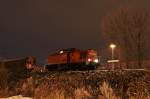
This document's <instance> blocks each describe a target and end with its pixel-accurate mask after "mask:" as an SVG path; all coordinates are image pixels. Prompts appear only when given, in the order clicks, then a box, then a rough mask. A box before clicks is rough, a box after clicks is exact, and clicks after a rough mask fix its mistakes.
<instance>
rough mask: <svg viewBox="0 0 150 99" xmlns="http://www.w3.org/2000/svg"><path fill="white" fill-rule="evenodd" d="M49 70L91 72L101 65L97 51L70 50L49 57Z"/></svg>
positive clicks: (47, 66) (60, 51)
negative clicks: (90, 70)
mask: <svg viewBox="0 0 150 99" xmlns="http://www.w3.org/2000/svg"><path fill="white" fill-rule="evenodd" d="M47 61H48V64H47V65H46V68H47V69H48V70H85V69H86V70H87V69H88V70H89V69H95V68H96V66H97V65H98V63H99V60H98V55H97V51H95V50H93V49H89V50H79V49H76V48H69V49H63V50H59V51H57V52H56V53H53V54H51V55H49V56H48V60H47Z"/></svg>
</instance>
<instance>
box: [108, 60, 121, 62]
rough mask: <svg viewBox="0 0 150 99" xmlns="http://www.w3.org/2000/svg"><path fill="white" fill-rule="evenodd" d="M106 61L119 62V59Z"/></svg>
mask: <svg viewBox="0 0 150 99" xmlns="http://www.w3.org/2000/svg"><path fill="white" fill-rule="evenodd" d="M107 62H108V63H115V62H119V60H108V61H107Z"/></svg>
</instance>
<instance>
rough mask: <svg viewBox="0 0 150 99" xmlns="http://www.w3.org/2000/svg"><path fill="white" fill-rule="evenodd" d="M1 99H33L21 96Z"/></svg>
mask: <svg viewBox="0 0 150 99" xmlns="http://www.w3.org/2000/svg"><path fill="white" fill-rule="evenodd" d="M0 99H32V98H30V97H23V96H21V95H18V96H12V97H8V98H0Z"/></svg>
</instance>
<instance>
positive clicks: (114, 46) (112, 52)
mask: <svg viewBox="0 0 150 99" xmlns="http://www.w3.org/2000/svg"><path fill="white" fill-rule="evenodd" d="M109 47H110V48H111V55H112V56H111V59H112V60H113V59H114V49H115V48H116V45H115V44H110V45H109Z"/></svg>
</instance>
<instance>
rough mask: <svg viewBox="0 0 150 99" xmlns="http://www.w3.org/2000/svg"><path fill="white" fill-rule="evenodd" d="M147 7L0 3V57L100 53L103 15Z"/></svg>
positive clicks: (131, 0)
mask: <svg viewBox="0 0 150 99" xmlns="http://www.w3.org/2000/svg"><path fill="white" fill-rule="evenodd" d="M149 5H150V0H0V45H1V46H0V57H5V58H15V57H24V56H28V55H33V56H35V57H37V58H38V59H39V60H40V61H44V60H46V57H47V56H48V54H49V53H51V52H53V51H55V50H56V49H60V48H71V47H73V48H80V49H88V48H94V49H98V50H103V49H105V48H106V46H107V43H106V39H105V37H103V36H102V34H101V30H100V22H101V20H102V17H103V16H105V15H106V14H107V13H109V12H112V11H115V9H118V8H119V7H122V6H141V7H146V8H148V9H149V7H148V6H149Z"/></svg>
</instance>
